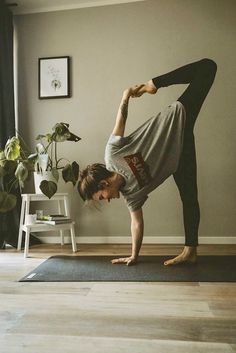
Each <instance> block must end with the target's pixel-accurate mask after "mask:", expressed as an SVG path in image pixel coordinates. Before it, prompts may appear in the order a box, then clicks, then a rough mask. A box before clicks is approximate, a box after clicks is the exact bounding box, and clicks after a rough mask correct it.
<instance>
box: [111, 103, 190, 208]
mask: <svg viewBox="0 0 236 353" xmlns="http://www.w3.org/2000/svg"><path fill="white" fill-rule="evenodd" d="M185 118H186V114H185V109H184V106H183V105H182V103H181V102H179V101H176V102H174V103H172V104H171V105H169V106H168V107H167V108H166V109H164V110H163V111H162V112H160V113H159V114H158V115H157V116H155V117H152V118H150V119H149V120H148V121H146V122H145V123H144V124H143V125H141V126H140V127H139V128H138V129H137V130H135V131H134V132H133V133H132V134H130V135H129V136H126V137H121V136H115V135H111V136H110V138H109V140H108V142H107V145H106V150H105V164H106V168H107V169H108V170H110V171H114V172H117V173H119V174H121V175H122V176H123V177H124V178H125V181H126V183H125V186H124V187H123V188H122V189H121V190H120V191H121V193H122V195H123V196H124V198H125V201H126V203H127V206H128V208H129V210H130V211H135V210H137V209H139V208H141V207H142V206H143V204H144V203H145V201H146V200H147V198H148V196H147V195H148V194H149V193H150V192H151V191H153V190H154V189H155V188H157V186H159V185H160V184H161V183H163V181H164V180H165V179H167V178H168V177H169V176H170V175H172V174H173V173H174V172H175V171H176V170H177V168H178V163H179V159H180V155H181V151H182V144H183V136H184V125H185Z"/></svg>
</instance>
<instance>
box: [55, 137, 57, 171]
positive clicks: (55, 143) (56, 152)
mask: <svg viewBox="0 0 236 353" xmlns="http://www.w3.org/2000/svg"><path fill="white" fill-rule="evenodd" d="M55 163H56V168H57V143H56V142H55Z"/></svg>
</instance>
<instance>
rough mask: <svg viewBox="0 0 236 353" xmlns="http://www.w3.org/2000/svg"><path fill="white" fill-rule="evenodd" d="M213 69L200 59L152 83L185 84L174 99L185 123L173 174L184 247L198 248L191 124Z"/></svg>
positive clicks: (207, 90)
mask: <svg viewBox="0 0 236 353" xmlns="http://www.w3.org/2000/svg"><path fill="white" fill-rule="evenodd" d="M216 70H217V65H216V63H215V62H214V61H213V60H210V59H202V60H200V61H197V62H194V63H191V64H188V65H185V66H182V67H180V68H178V69H176V70H174V71H171V72H169V73H167V74H164V75H161V76H158V77H156V78H154V79H153V80H152V81H153V83H154V85H155V86H156V87H157V88H160V87H167V86H170V85H174V84H186V83H189V86H188V87H187V89H186V90H185V91H184V93H183V94H182V95H181V96H180V97H179V99H178V101H180V102H181V103H182V104H183V105H184V107H185V110H186V123H185V130H184V141H183V149H182V154H181V157H180V161H179V165H178V169H177V171H176V172H175V173H174V174H173V177H174V180H175V182H176V185H177V187H178V189H179V193H180V197H181V200H182V203H183V215H184V229H185V245H186V246H197V245H198V227H199V222H200V209H199V203H198V190H197V164H196V151H195V141H194V134H193V130H194V124H195V121H196V119H197V116H198V113H199V111H200V109H201V106H202V104H203V102H204V100H205V98H206V96H207V94H208V92H209V90H210V88H211V86H212V83H213V82H214V78H215V74H216Z"/></svg>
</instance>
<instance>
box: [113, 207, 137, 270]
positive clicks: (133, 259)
mask: <svg viewBox="0 0 236 353" xmlns="http://www.w3.org/2000/svg"><path fill="white" fill-rule="evenodd" d="M130 216H131V235H132V255H131V256H129V257H122V258H119V259H114V260H112V263H113V264H122V263H124V264H126V265H128V266H129V265H132V264H134V263H135V262H136V261H137V259H138V255H139V251H140V249H141V245H142V241H143V230H144V221H143V211H142V208H140V209H138V210H136V211H133V212H130Z"/></svg>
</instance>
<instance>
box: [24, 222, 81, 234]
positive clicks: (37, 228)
mask: <svg viewBox="0 0 236 353" xmlns="http://www.w3.org/2000/svg"><path fill="white" fill-rule="evenodd" d="M74 224H75V222H70V223H63V224H55V225H53V224H45V223H36V224H30V225H25V224H24V225H23V226H22V230H23V231H24V232H26V231H27V229H28V230H30V231H32V232H45V231H53V230H54V231H60V230H66V229H71V227H72V226H73V225H74Z"/></svg>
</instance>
